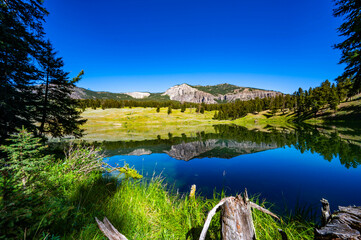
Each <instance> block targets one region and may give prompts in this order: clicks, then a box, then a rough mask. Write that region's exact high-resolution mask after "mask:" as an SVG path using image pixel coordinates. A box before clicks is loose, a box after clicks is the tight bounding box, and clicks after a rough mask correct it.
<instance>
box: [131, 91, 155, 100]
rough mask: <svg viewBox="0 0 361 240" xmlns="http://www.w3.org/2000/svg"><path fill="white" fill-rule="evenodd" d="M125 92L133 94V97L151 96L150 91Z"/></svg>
mask: <svg viewBox="0 0 361 240" xmlns="http://www.w3.org/2000/svg"><path fill="white" fill-rule="evenodd" d="M125 94H127V95H129V96H131V97H132V98H136V99H142V98H146V97H149V96H150V93H148V92H128V93H125Z"/></svg>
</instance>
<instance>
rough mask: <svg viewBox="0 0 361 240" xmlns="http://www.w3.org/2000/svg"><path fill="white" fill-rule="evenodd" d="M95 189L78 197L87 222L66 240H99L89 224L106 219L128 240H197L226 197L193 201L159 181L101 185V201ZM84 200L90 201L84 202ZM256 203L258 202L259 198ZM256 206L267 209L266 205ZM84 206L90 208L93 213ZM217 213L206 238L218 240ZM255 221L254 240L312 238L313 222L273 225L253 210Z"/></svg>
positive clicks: (94, 228) (96, 231) (289, 222)
mask: <svg viewBox="0 0 361 240" xmlns="http://www.w3.org/2000/svg"><path fill="white" fill-rule="evenodd" d="M93 184H94V185H93V186H90V188H89V187H88V189H89V191H90V192H88V193H86V192H83V193H82V196H78V198H82V199H79V200H81V201H83V204H84V206H80V208H79V211H81V212H79V214H85V212H83V209H82V208H83V207H84V210H85V209H87V211H88V212H87V213H86V214H87V215H88V216H87V220H90V221H87V224H85V225H84V226H83V227H82V228H81V229H80V231H79V230H75V231H72V232H69V233H67V234H65V235H64V236H63V237H64V238H65V239H103V238H102V234H101V232H100V231H99V230H98V229H97V226H96V223H95V221H92V220H93V219H94V217H98V218H101V219H102V218H103V217H104V216H106V217H107V218H108V219H109V220H110V221H111V222H112V224H113V225H114V226H115V227H116V228H117V229H118V230H119V231H120V232H121V233H122V234H124V235H125V236H126V237H127V238H128V239H198V238H199V234H200V232H201V230H202V227H203V224H204V222H205V218H206V216H207V214H208V211H209V210H210V209H212V207H214V206H215V205H216V204H217V203H218V202H219V200H220V199H221V197H224V196H221V195H216V194H215V195H214V197H213V198H211V199H206V198H203V197H202V196H198V195H196V196H195V197H194V198H192V197H189V196H188V194H187V193H185V194H184V195H179V194H177V193H176V192H174V191H172V189H171V188H169V187H168V186H167V185H165V184H164V183H163V180H162V179H161V178H159V177H154V178H152V179H151V180H149V181H147V180H138V181H133V180H128V181H123V182H122V183H121V184H120V185H119V186H118V187H115V188H114V186H113V184H115V183H114V182H112V181H109V182H108V183H107V184H106V185H105V187H106V188H108V194H107V195H106V197H105V198H104V196H100V195H99V193H94V192H95V191H96V189H97V186H96V185H97V184H99V183H98V182H94V183H93ZM103 184H104V183H103ZM98 187H99V186H98ZM83 190H84V189H83ZM100 192H102V193H104V191H100ZM84 196H87V197H88V199H84ZM74 200H75V199H74ZM81 201H79V202H81ZM93 201H96V202H97V203H95V204H94V203H92V202H93ZM254 201H256V202H258V200H257V199H254ZM75 202H78V200H75ZM259 204H260V205H262V206H265V203H259ZM85 205H90V206H92V209H91V210H90V209H89V208H88V207H87V206H85ZM267 206H268V205H267V204H266V206H265V207H267ZM89 210H90V212H89ZM219 214H220V213H217V215H216V216H215V217H214V219H213V220H212V223H211V226H210V229H209V231H208V235H207V236H208V237H207V239H220V221H219V217H220V215H219ZM253 219H254V224H255V228H256V234H257V237H258V239H265V240H271V239H281V235H280V234H279V232H278V229H283V230H284V231H285V232H286V233H287V235H288V236H289V239H313V227H314V224H313V223H310V222H301V221H297V220H295V219H289V220H287V219H286V220H284V219H283V220H282V219H281V221H275V220H274V219H272V218H271V217H270V216H269V215H266V214H264V213H262V212H258V211H257V210H254V211H253ZM84 223H85V222H84Z"/></svg>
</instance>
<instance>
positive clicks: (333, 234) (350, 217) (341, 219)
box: [315, 199, 361, 240]
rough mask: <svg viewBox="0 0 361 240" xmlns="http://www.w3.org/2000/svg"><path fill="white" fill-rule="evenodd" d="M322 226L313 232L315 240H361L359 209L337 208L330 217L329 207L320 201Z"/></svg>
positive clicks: (323, 201)
mask: <svg viewBox="0 0 361 240" xmlns="http://www.w3.org/2000/svg"><path fill="white" fill-rule="evenodd" d="M321 203H322V209H321V210H322V221H321V222H322V226H321V228H320V229H316V230H315V239H317V240H343V239H345V240H346V239H347V240H361V207H355V206H354V207H351V206H350V207H338V209H339V210H338V211H336V212H334V213H333V214H332V215H331V211H330V205H329V203H328V201H327V200H325V199H322V200H321Z"/></svg>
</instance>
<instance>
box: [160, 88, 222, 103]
mask: <svg viewBox="0 0 361 240" xmlns="http://www.w3.org/2000/svg"><path fill="white" fill-rule="evenodd" d="M162 95H168V96H169V98H170V99H171V100H175V101H180V102H193V103H217V102H216V101H215V100H214V98H215V96H213V95H212V94H210V93H206V92H203V91H200V90H198V89H196V88H193V87H191V86H189V85H187V84H181V85H176V86H174V87H171V88H169V89H168V90H167V91H165V93H163V94H162Z"/></svg>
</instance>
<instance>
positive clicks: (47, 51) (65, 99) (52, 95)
mask: <svg viewBox="0 0 361 240" xmlns="http://www.w3.org/2000/svg"><path fill="white" fill-rule="evenodd" d="M40 60H41V61H40V64H41V66H42V70H43V78H44V81H43V83H42V84H41V85H40V86H39V88H38V98H39V104H38V108H37V112H36V113H34V114H35V115H37V116H38V119H37V120H38V121H39V122H40V127H39V133H40V134H41V135H43V134H44V133H47V134H51V135H52V136H53V137H62V136H64V135H74V136H76V137H80V136H82V132H83V130H81V129H80V128H79V127H80V125H81V124H83V123H85V121H86V120H84V119H81V117H80V111H78V110H77V101H76V100H75V99H73V98H71V96H70V95H71V93H72V91H73V88H74V87H75V83H76V82H78V81H79V80H80V79H81V77H82V75H83V74H84V71H81V72H80V73H79V75H78V76H77V77H76V78H74V79H72V80H70V79H69V77H68V75H69V73H67V72H64V70H63V67H64V63H63V60H62V58H60V57H56V52H55V51H54V49H53V48H52V46H51V44H50V42H49V41H48V42H47V43H46V45H45V48H44V52H43V54H42V57H41V58H40ZM99 106H102V108H103V105H102V104H101V102H100V101H99ZM103 109H104V108H103Z"/></svg>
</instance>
